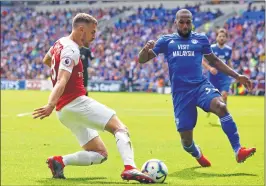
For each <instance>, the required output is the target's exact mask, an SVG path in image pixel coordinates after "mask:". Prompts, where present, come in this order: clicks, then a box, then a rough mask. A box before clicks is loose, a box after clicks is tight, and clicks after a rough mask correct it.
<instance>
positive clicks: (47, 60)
mask: <svg viewBox="0 0 266 186" xmlns="http://www.w3.org/2000/svg"><path fill="white" fill-rule="evenodd" d="M51 49H52V47H51V48H50V49H49V51H48V52H47V53H46V54H45V56H44V58H43V60H42V61H43V63H44V64H46V65H47V66H48V67H51V61H52V55H51Z"/></svg>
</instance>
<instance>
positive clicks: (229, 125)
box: [220, 113, 241, 153]
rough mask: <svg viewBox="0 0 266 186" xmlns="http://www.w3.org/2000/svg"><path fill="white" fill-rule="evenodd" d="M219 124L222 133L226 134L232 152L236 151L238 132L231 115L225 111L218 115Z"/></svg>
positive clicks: (238, 143)
mask: <svg viewBox="0 0 266 186" xmlns="http://www.w3.org/2000/svg"><path fill="white" fill-rule="evenodd" d="M220 121H221V125H222V128H223V131H224V133H225V134H226V135H227V137H228V139H229V141H230V143H231V146H232V148H233V149H234V152H235V153H237V152H238V150H239V149H240V147H241V146H240V142H239V134H238V132H237V127H236V124H235V122H234V121H233V118H232V116H231V115H230V114H229V113H227V114H226V115H225V116H223V117H220Z"/></svg>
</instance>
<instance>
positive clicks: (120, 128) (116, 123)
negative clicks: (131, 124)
mask: <svg viewBox="0 0 266 186" xmlns="http://www.w3.org/2000/svg"><path fill="white" fill-rule="evenodd" d="M105 130H107V131H109V132H110V133H112V134H114V136H115V139H116V145H117V148H118V151H119V153H120V155H121V157H122V160H123V162H124V166H125V168H124V171H123V172H122V173H121V177H122V179H123V180H136V181H138V182H140V183H154V181H153V179H152V178H151V177H149V176H148V175H146V174H144V173H142V172H141V171H140V170H138V169H137V168H136V164H135V161H134V152H133V147H132V144H131V141H130V138H129V133H128V130H127V128H126V127H125V125H124V124H123V123H122V122H121V121H120V120H119V119H118V117H117V116H115V115H114V116H113V117H112V118H111V119H110V120H109V122H108V123H107V125H106V126H105Z"/></svg>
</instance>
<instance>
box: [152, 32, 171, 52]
mask: <svg viewBox="0 0 266 186" xmlns="http://www.w3.org/2000/svg"><path fill="white" fill-rule="evenodd" d="M152 50H153V52H154V53H155V54H156V55H157V56H158V55H159V54H161V53H163V54H165V53H166V50H167V48H166V41H165V38H164V37H163V36H161V37H160V38H159V39H158V40H157V41H156V43H155V46H154V48H153V49H152Z"/></svg>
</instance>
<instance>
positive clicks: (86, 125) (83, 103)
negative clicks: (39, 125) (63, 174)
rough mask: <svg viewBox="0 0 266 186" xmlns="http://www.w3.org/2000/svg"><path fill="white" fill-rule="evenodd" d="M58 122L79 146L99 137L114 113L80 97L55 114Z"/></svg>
mask: <svg viewBox="0 0 266 186" xmlns="http://www.w3.org/2000/svg"><path fill="white" fill-rule="evenodd" d="M56 114H57V117H58V118H59V120H60V122H61V123H62V124H63V125H65V126H66V127H67V128H69V129H70V130H71V131H72V132H73V134H74V135H75V136H76V137H77V139H78V141H79V144H80V146H83V145H85V144H86V143H88V142H89V141H90V140H92V139H93V138H95V137H97V136H99V134H98V132H97V130H100V131H103V130H104V128H105V125H106V124H107V123H108V121H109V120H110V119H111V117H112V116H113V115H115V114H116V112H115V111H114V110H112V109H110V108H108V107H107V106H105V105H103V104H101V103H99V102H97V101H96V100H94V99H92V98H89V97H87V96H80V97H78V98H76V99H74V100H73V101H71V102H70V103H68V104H67V105H65V106H64V107H63V108H62V109H61V110H60V111H57V112H56Z"/></svg>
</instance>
